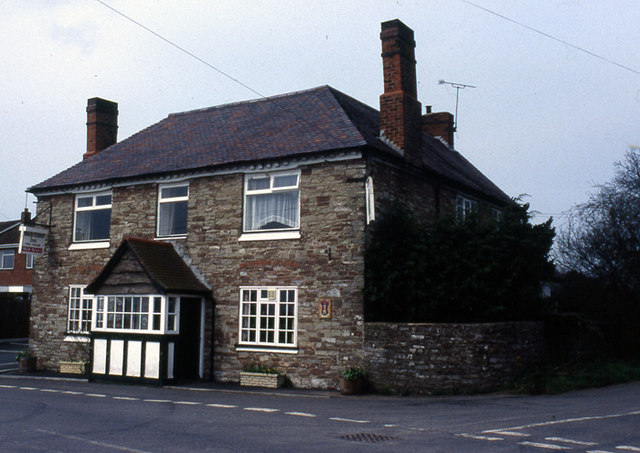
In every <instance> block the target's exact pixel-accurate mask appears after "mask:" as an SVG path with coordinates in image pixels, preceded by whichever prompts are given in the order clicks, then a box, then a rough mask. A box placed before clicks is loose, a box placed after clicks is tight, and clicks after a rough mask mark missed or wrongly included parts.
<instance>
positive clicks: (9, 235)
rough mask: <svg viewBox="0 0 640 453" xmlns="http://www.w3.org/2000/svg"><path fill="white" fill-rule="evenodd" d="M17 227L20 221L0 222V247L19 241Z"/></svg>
mask: <svg viewBox="0 0 640 453" xmlns="http://www.w3.org/2000/svg"><path fill="white" fill-rule="evenodd" d="M18 225H20V220H9V221H6V222H0V245H5V244H17V243H18V241H20V231H19V230H18Z"/></svg>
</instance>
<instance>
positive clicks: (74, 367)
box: [60, 362, 86, 374]
mask: <svg viewBox="0 0 640 453" xmlns="http://www.w3.org/2000/svg"><path fill="white" fill-rule="evenodd" d="M85 365H86V364H85V363H84V362H60V373H62V374H84V372H85Z"/></svg>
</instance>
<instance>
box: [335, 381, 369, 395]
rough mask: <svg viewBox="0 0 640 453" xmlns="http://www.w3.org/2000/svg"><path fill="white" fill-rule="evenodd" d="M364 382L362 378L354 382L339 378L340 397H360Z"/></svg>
mask: <svg viewBox="0 0 640 453" xmlns="http://www.w3.org/2000/svg"><path fill="white" fill-rule="evenodd" d="M363 387H364V380H363V379H362V378H359V379H356V380H355V381H349V380H347V379H345V378H343V377H342V376H341V377H340V394H341V395H360V394H361V393H362V392H363Z"/></svg>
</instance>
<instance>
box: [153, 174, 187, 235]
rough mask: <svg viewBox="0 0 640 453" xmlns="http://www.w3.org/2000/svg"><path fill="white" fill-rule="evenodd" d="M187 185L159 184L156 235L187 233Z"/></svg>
mask: <svg viewBox="0 0 640 453" xmlns="http://www.w3.org/2000/svg"><path fill="white" fill-rule="evenodd" d="M188 204H189V186H188V185H179V186H178V185H166V186H160V188H159V191H158V236H160V237H162V236H181V235H185V234H187V209H188Z"/></svg>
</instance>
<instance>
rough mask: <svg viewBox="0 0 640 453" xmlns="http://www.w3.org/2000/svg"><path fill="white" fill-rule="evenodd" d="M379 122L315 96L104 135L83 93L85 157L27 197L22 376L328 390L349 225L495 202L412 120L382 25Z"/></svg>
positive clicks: (402, 52) (351, 244)
mask: <svg viewBox="0 0 640 453" xmlns="http://www.w3.org/2000/svg"><path fill="white" fill-rule="evenodd" d="M381 40H382V60H383V73H384V92H383V94H382V95H381V97H380V111H379V112H378V111H377V110H375V109H373V108H371V107H369V106H367V105H365V104H363V103H361V102H359V101H357V100H355V99H353V98H351V97H349V96H348V95H346V94H344V93H341V92H340V91H338V90H335V89H333V88H331V87H328V86H322V87H318V88H313V89H310V90H306V91H301V92H295V93H288V94H283V95H280V96H274V97H270V98H263V99H258V100H254V101H248V102H239V103H234V104H227V105H222V106H217V107H211V108H205V109H202V110H196V111H189V112H184V113H177V114H171V115H169V116H168V117H167V118H166V119H164V120H162V121H160V122H159V123H157V124H154V125H151V126H150V127H148V128H146V129H144V130H142V131H140V132H138V133H136V134H134V135H132V136H131V137H129V138H127V139H125V140H123V141H121V142H117V139H116V136H117V113H118V111H117V104H115V103H114V102H110V101H106V100H104V99H99V98H93V99H89V101H88V106H87V151H86V153H85V154H84V158H83V160H82V161H81V162H79V163H78V164H76V165H74V166H72V167H71V168H69V169H67V170H64V171H63V172H61V173H59V174H57V175H55V176H53V177H51V178H49V179H47V180H46V181H43V182H41V183H39V184H37V185H35V186H33V187H31V188H29V189H28V190H29V191H30V192H32V193H34V194H35V195H36V196H37V198H38V210H39V212H41V211H44V210H50V214H51V225H50V231H49V234H48V237H47V249H46V251H45V254H44V256H43V257H41V258H40V259H39V260H38V266H37V267H36V269H35V274H34V292H33V303H32V316H31V338H30V345H31V348H32V349H33V351H34V353H35V354H36V355H37V357H38V367H39V368H41V369H49V370H57V369H58V367H59V363H60V362H61V361H67V360H81V361H89V362H90V370H91V373H92V376H93V377H95V378H115V379H129V380H145V381H166V380H170V379H173V378H191V377H200V378H203V379H217V380H221V381H237V380H239V372H240V370H241V369H242V368H244V367H246V366H248V365H250V364H256V363H258V364H262V365H265V366H269V367H275V368H278V369H280V370H282V371H283V372H285V373H286V375H287V377H288V378H289V379H290V380H291V382H292V384H293V385H295V386H300V387H309V388H333V387H335V385H336V383H337V378H338V375H339V371H340V370H342V369H343V368H344V367H345V366H349V365H358V364H362V363H363V354H364V312H363V295H362V290H363V286H364V258H363V252H364V248H365V242H366V232H367V231H368V229H370V228H372V224H373V222H374V221H375V218H376V217H379V216H380V215H383V213H384V211H385V209H387V208H388V207H390V206H391V205H393V204H396V203H403V204H405V205H406V206H408V207H409V208H410V209H412V210H413V211H414V212H416V213H418V214H419V215H427V214H430V213H457V214H458V215H461V216H464V215H465V213H468V212H469V211H470V210H477V211H478V212H479V213H480V215H481V216H490V215H498V213H499V212H500V209H501V208H503V207H504V206H505V205H506V204H508V203H509V202H510V199H509V197H507V196H506V195H505V194H504V193H503V192H502V191H501V190H500V189H499V188H498V187H496V186H495V185H494V184H493V183H492V182H491V181H490V180H489V179H487V178H486V177H485V176H484V175H483V174H482V173H481V172H480V171H478V170H477V169H476V168H475V167H474V166H473V165H472V164H470V163H469V162H468V161H467V160H466V159H465V158H464V157H463V156H462V155H461V154H460V153H458V152H457V151H455V150H454V148H453V133H454V130H453V116H452V115H451V114H448V113H426V114H424V115H423V114H422V113H421V104H420V102H419V101H418V100H417V88H416V87H417V85H416V70H415V56H414V48H415V42H414V39H413V31H412V30H411V29H409V28H408V27H407V26H405V25H404V24H403V23H402V22H400V21H398V20H393V21H389V22H385V23H383V24H382V33H381Z"/></svg>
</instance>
